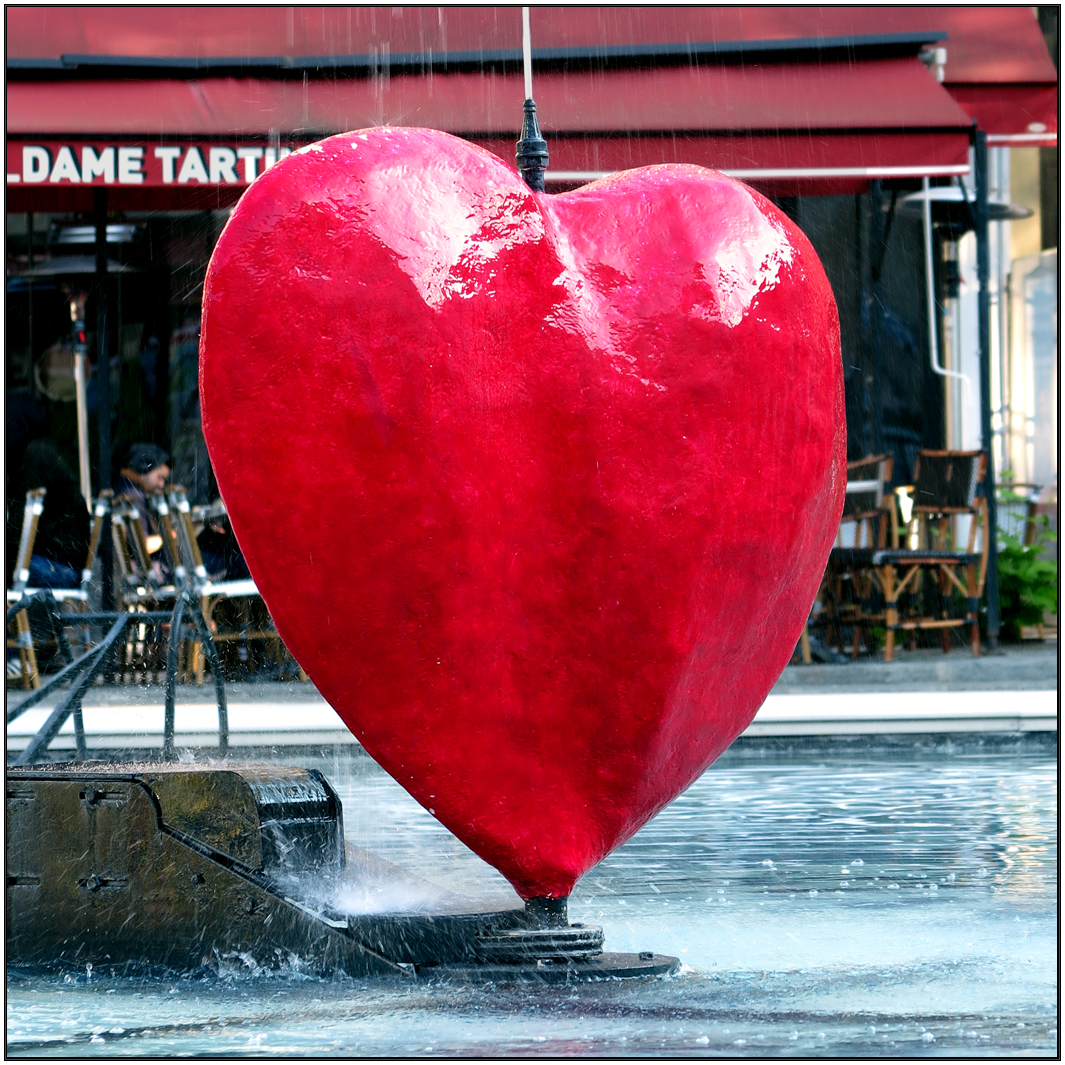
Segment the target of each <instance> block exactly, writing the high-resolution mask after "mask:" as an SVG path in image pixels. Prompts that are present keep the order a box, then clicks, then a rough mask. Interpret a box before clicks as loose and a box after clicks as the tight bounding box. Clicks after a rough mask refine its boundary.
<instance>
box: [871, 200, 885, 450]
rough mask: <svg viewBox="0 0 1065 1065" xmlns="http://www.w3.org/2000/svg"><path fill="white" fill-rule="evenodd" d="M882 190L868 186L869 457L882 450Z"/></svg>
mask: <svg viewBox="0 0 1065 1065" xmlns="http://www.w3.org/2000/svg"><path fill="white" fill-rule="evenodd" d="M881 190H882V186H881V184H880V182H879V181H870V182H869V214H870V218H869V263H870V277H869V288H870V292H869V334H868V335H869V355H870V358H869V363H868V366H869V371H870V372H869V392H870V402H871V407H872V410H871V411H870V413H871V415H872V423H873V433H872V438H873V453H874V454H876V455H879V454H881V452H883V450H884V407H883V402H882V398H881V395H880V369H881V366H880V363H881V357H882V352H883V349H884V346H883V344H882V343H881V341H880V334H881V329H882V315H881V302H880V297H881V291H882V286H881V284H880V277H879V275H876V276H873V274H872V270H873V269H875V264H876V256H877V255H878V254H879V253H880V251H881V247H880V245H881V244H882V242H883V240H884V212H883V210H881V206H882V202H881V201H882V191H881Z"/></svg>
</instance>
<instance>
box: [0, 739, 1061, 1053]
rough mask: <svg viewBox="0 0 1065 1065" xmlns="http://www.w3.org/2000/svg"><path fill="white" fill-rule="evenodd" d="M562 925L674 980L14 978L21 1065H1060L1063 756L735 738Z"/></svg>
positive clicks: (423, 820)
mask: <svg viewBox="0 0 1065 1065" xmlns="http://www.w3.org/2000/svg"><path fill="white" fill-rule="evenodd" d="M277 760H279V761H286V762H290V763H291V762H294V761H296V760H295V759H293V758H292V756H291V754H287V755H286V756H285V757H284V758H281V757H279V758H278V759H277ZM298 762H299V764H302V765H306V766H308V767H312V768H318V769H321V770H322V771H323V772H324V773H325V774H326V776H327V777H328V778H329V779H330V781H331V782H332V783H333V785H334V787H336V789H337V791H338V792H339V794H340V796H341V799H342V800H343V803H344V817H345V826H346V833H347V836H348V838H349V839H350V840H351V841H352V842H354V843H357V844H358V845H359V846H361V847H365V848H367V849H369V850H371V851H374V852H376V853H377V854H379V855H381V856H382V857H384V858H387V859H389V860H391V861H393V862H396V863H397V864H399V865H402V866H404V867H406V868H407V869H409V870H410V871H411V872H413V873H416V874H418V875H419V876H421V877H424V878H425V879H426V880H429V881H431V882H434V883H436V884H438V885H440V886H441V887H445V888H447V889H448V890H451V891H458V892H461V893H463V894H467V895H470V896H473V897H477V898H487V897H492V898H499V899H501V900H502V899H505V898H511V899H512V898H513V894H512V892H511V891H510V888H509V886H508V885H507V884H506V882H505V881H504V880H503V879H502V878H501V877H500V876H499V875H498V874H497V873H496V872H495V871H494V870H492V869H491V868H490V867H488V866H487V865H485V864H484V863H483V862H481V861H480V859H478V858H477V857H476V856H475V855H473V854H472V853H471V852H470V851H468V850H467V849H466V848H465V847H463V846H462V844H461V843H459V842H458V841H457V840H456V839H455V838H454V837H452V836H451V835H450V834H449V833H448V832H447V831H446V830H445V829H443V828H442V827H441V826H440V825H439V824H438V823H437V822H436V821H435V820H434V819H433V818H432V817H431V816H430V815H429V814H428V813H427V812H426V811H425V810H423V809H422V808H421V807H420V806H418V805H417V804H416V803H414V802H413V800H411V799H410V798H409V797H408V796H407V795H406V793H405V792H404V791H402V789H401V788H399V786H398V785H396V784H395V783H394V782H393V781H392V780H391V779H390V778H388V777H387V776H386V775H385V774H384V773H383V772H382V771H381V770H380V769H379V768H378V767H377V766H376V765H375V764H374V763H373V762H372V761H371V760H370V759H369V758H367V757H365V756H364V755H361V754H360V753H358V752H357V751H353V750H352V749H351V748H335V749H330V750H328V751H323V752H320V753H319V754H317V755H316V756H305V757H301V758H299V759H298ZM570 917H571V919H572V920H574V921H585V922H589V923H595V924H599V925H602V926H603V929H604V931H605V933H606V943H607V949H608V950H612V951H618V952H628V951H639V950H646V949H654V950H655V951H657V952H660V953H665V954H674V955H677V956H678V957H680V958H681V959H682V961H683V962H684V967H683V969H682V971H681V973H680V974H679V975H677V976H675V977H671V978H667V979H660V980H654V981H650V982H641V981H634V982H628V981H611V982H605V983H598V984H581V985H574V986H568V987H536V986H502V985H500V986H491V985H486V986H469V985H447V984H443V983H440V984H434V983H432V982H430V983H428V984H426V983H417V984H399V983H396V982H391V981H383V980H366V979H348V978H345V977H340V978H335V979H321V978H318V977H315V976H313V975H310V974H308V973H306V972H303V971H301V966H300V963H299V961H298V959H290V960H289V961H288V962H287V963H286V964H285V965H283V966H282V968H281V969H280V970H279V971H276V970H275V971H268V970H264V969H262V968H260V964H259V963H260V962H262V961H265V960H266V959H256V958H254V957H252V956H251V955H245V956H242V957H230V958H219V959H217V960H216V964H215V965H214V967H213V968H212V969H210V970H203V971H199V972H196V973H192V974H176V973H172V972H155V971H142V972H135V973H130V972H120V971H115V972H111V971H110V970H108V969H107V968H106V967H105V966H97V968H96V969H95V970H94V971H91V972H87V971H86V970H85V969H80V970H73V969H67V970H63V971H48V972H42V971H39V970H36V971H35V970H23V969H15V968H13V969H10V970H9V972H8V1016H7V1026H8V1027H7V1036H8V1053H9V1054H10V1055H12V1056H18V1055H26V1056H39V1055H41V1054H42V1053H43V1054H47V1055H48V1056H70V1057H88V1056H93V1055H99V1056H106V1057H116V1056H131V1057H133V1056H135V1057H143V1056H152V1055H167V1056H169V1055H182V1056H186V1055H218V1054H222V1055H240V1054H246V1055H254V1056H268V1055H276V1056H322V1055H331V1054H336V1055H346V1056H350V1055H363V1056H385V1057H400V1056H415V1057H417V1056H426V1057H432V1056H442V1057H469V1056H485V1055H536V1056H544V1057H558V1056H568V1055H597V1056H626V1055H633V1056H641V1055H644V1056H646V1055H660V1054H667V1055H674V1054H679V1055H699V1054H707V1055H714V1056H720V1055H722V1054H726V1055H729V1056H743V1055H749V1056H752V1057H764V1056H781V1055H794V1056H814V1055H824V1056H832V1057H849V1056H863V1055H888V1056H906V1057H909V1056H916V1055H925V1054H927V1055H935V1056H941V1055H950V1056H973V1055H981V1056H983V1055H986V1056H1001V1055H1005V1054H1009V1055H1011V1056H1012V1055H1014V1054H1054V1053H1056V1051H1057V1047H1058V1032H1057V1028H1058V1023H1057V1020H1058V1019H1057V995H1058V983H1057V971H1058V968H1057V748H1056V738H1055V737H1049V738H1047V739H1040V738H1037V737H1034V736H1029V737H1027V738H1025V739H1017V740H1012V741H1011V740H1005V741H1002V740H1000V741H998V742H996V743H994V744H991V743H990V742H985V741H983V740H981V739H980V738H979V737H970V738H968V739H966V740H965V741H964V743H961V744H959V743H958V742H950V741H948V740H945V739H935V738H929V737H923V738H920V739H907V740H905V741H900V742H899V743H897V744H891V745H883V744H880V745H877V744H876V743H875V742H865V743H861V744H851V745H844V744H839V743H836V744H827V745H824V746H821V747H812V746H806V747H803V746H801V745H800V746H794V745H793V746H791V747H781V748H779V749H774V748H773V747H772V746H770V745H768V744H767V743H766V742H765V741H753V740H741V741H740V742H739V743H738V744H736V745H735V746H734V747H733V748H732V750H730V751H729V752H728V753H727V754H726V755H725V756H724V757H722V758H721V759H720V760H719V761H718V762H717V763H716V764H715V765H714V766H713V767H712V768H711V769H710V770H709V771H708V772H707V773H706V774H704V776H703V777H702V778H701V779H700V780H699V781H697V782H696V783H695V784H694V785H693V786H692V787H691V788H690V789H689V790H688V791H687V792H686V793H685V794H684V795H683V796H681V797H680V798H679V799H678V800H677V801H676V802H674V803H673V804H672V805H671V806H670V807H668V808H667V809H666V810H665V811H663V812H662V813H661V814H660V815H659V816H658V817H657V818H656V819H655V820H654V821H652V822H651V823H650V824H649V825H647V826H646V827H645V828H644V829H643V830H642V831H641V832H640V833H638V834H637V836H635V837H634V838H633V839H632V840H631V841H630V842H629V843H628V844H626V845H625V846H624V847H622V848H621V849H619V850H618V851H617V852H615V853H614V854H613V855H611V856H610V857H609V858H608V859H607V860H606V861H604V862H603V863H601V864H600V865H599V866H598V867H597V868H596V869H593V870H592V871H591V872H590V873H589V874H588V875H587V876H586V877H585V878H584V879H583V880H582V881H581V882H580V883H579V884H578V886H577V889H576V891H575V892H574V894H573V896H572V898H571V900H570Z"/></svg>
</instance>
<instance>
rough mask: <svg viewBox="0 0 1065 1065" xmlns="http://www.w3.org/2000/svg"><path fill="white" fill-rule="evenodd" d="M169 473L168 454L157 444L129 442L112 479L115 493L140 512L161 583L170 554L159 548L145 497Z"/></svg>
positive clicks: (159, 486) (168, 571) (155, 525)
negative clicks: (115, 478)
mask: <svg viewBox="0 0 1065 1065" xmlns="http://www.w3.org/2000/svg"><path fill="white" fill-rule="evenodd" d="M169 476H170V456H169V455H168V454H167V453H166V452H165V451H164V450H163V449H162V448H161V447H159V446H158V445H157V444H145V443H138V444H131V445H130V449H129V455H128V457H127V458H126V464H125V465H124V466H123V467H122V469H121V470H119V474H118V479H117V480H116V481H115V495H116V496H120V495H124V496H128V497H129V498H130V499H131V500H132V501H133V504H134V506H136V508H137V510H138V511H139V512H140V515H141V518H142V519H143V521H144V526H145V531H146V533H147V534H148V537H149V540H148V549H149V551H151V552H152V555H153V556H154V558H153V562H152V569H153V570H155V571H156V572H155V575H156V577H157V579H158V580H160V581H161V582H163V583H166V581H168V580H169V579H170V578H171V576H172V574H171V566H170V556H169V555H168V554H167V552H165V551H160V550H159V549H160V548H161V547H162V545H163V540H162V533H161V530H160V529H159V527H158V523H157V522H156V519H155V514H154V513H153V511H152V509H151V508H150V507H149V506H148V497H149V496H153V495H155V493H156V492H158V491H159V490H160V489H162V488H163V486H164V485H165V484H166V481H167V478H168V477H169Z"/></svg>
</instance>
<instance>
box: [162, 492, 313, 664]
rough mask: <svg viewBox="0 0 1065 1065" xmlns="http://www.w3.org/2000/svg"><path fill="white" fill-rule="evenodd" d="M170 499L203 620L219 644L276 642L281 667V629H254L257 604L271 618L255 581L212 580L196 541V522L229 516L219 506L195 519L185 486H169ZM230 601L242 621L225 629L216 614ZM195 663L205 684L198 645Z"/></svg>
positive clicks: (197, 646)
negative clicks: (254, 612)
mask: <svg viewBox="0 0 1065 1065" xmlns="http://www.w3.org/2000/svg"><path fill="white" fill-rule="evenodd" d="M168 496H169V504H170V505H169V510H170V513H171V514H172V515H173V516H174V518H175V530H176V532H177V543H178V545H179V550H180V551H181V553H182V555H183V557H184V560H185V563H186V566H187V569H188V572H190V573H191V575H192V583H193V587H194V588H195V589H196V594H197V595H198V596H199V598H200V607H201V609H202V611H203V616H204V618H205V619H206V621H207V624H208V625H209V626H210V628H211V631H212V633H213V634H214V639H215V642H216V643H233V642H237V643H239V644H240V648H241V649H244V648H245V647H246V644H247V642H248V641H249V640H265V641H276V652H277V661H278V663H279V664H280V663H281V661H282V659H283V658H284V656H285V655H286V654H287V651H286V650H285V647H284V644H283V643H282V642H281V637H280V636H279V635H278V633H277V629H276V628H274V626H273V624H272V623H270V624H269V627H268V628H262V627H253V626H254V625H255V621H254V618H253V611H254V610H255V609H256V605H255V601H256V600H258V603H259V608H258V609H259V610H260V611H261V612H262V613H265V614H266V617H267V619H269V614H268V613H266V604H265V603H263V601H262V596H261V595H260V594H259V589H258V588H257V587H256V585H255V581H253V580H251V579H250V578H249V579H244V580H232V581H228V580H219V581H216V580H211V578H210V576H209V575H208V573H207V567H206V566H205V565H204V562H203V555H202V553H201V551H200V545H199V543H198V542H197V539H196V522H195V520H194V519H195V517H199V518H200V519H201V521H202V522H204V523H206V522H207V521H210V520H218V519H221V518H224V517H225V516H226V511H225V507H224V506H220V505H215V506H213V507H210V508H197V513H196V514H195V515H194V514H193V510H192V507H191V506H190V505H189V500H188V496H187V494H186V492H185V489H184V488H183V487H182V486H181V485H172V486H169V489H168ZM229 600H233V601H237V602H238V603H239V608H240V615H241V617H240V623H239V624H238V625H236V626H235V627H234V626H225V625H221V624H219V621H218V620H217V619H216V618H215V612H216V610H217V609H218V607H219V605H220V604H222V603H223V602H225V601H229ZM238 653H239V652H238ZM192 661H193V665H192V673H193V675H194V677H195V680H196V683H197V684H202V683H203V674H204V656H203V652H202V648H201V647H200V644H199V643H198V642H197V643H195V644H194V645H193V650H192ZM297 668H299V667H297ZM299 676H300V679H301V680H306V679H307V675H306V673H304V672H303V670H302V669H299Z"/></svg>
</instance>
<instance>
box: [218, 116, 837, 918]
mask: <svg viewBox="0 0 1065 1065" xmlns="http://www.w3.org/2000/svg"><path fill="white" fill-rule="evenodd" d="M203 312H204V316H203V334H202V340H201V361H200V374H201V377H200V395H201V400H202V409H203V429H204V435H205V437H206V438H207V443H208V447H209V449H210V453H211V460H212V462H213V464H214V468H215V471H216V474H217V477H218V484H219V487H220V490H221V492H222V495H223V497H224V499H225V501H226V505H227V506H228V508H229V513H230V516H231V519H232V523H233V528H234V531H235V532H236V535H237V537H238V539H239V541H240V544H241V547H242V549H243V551H244V554H245V556H246V558H247V562H248V565H249V567H250V569H251V573H252V575H253V577H254V578H255V581H256V583H257V584H258V587H259V589H260V591H261V592H262V595H263V597H264V599H265V600H266V603H267V605H268V606H269V609H270V612H271V614H272V615H273V617H274V620H275V621H276V623H277V628H278V631H279V633H280V634H281V636H282V637H283V639H284V641H285V643H286V644H287V645H288V647H289V648H290V649H291V650H292V652H293V654H294V655H295V656H296V658H297V659H298V661H299V662H300V663H301V664H302V665H303V667H304V669H305V670H306V671H307V673H308V674H310V676H311V678H312V680H313V681H314V682H315V684H316V685H317V686H318V688H319V690H320V691H321V692H322V694H323V695H324V696H325V698H326V699H327V700H328V701H329V702H330V703H331V704H332V705H333V707H334V708H335V709H336V710H337V712H338V713H339V714H340V716H341V717H342V718H343V719H344V721H345V722H346V723H347V724H348V726H349V727H350V728H351V730H352V732H354V733H355V735H356V736H358V738H359V739H360V740H361V742H362V744H363V745H364V747H365V749H366V750H367V751H368V752H369V753H370V754H371V755H372V756H373V757H374V758H375V759H376V760H377V761H378V762H379V763H380V764H381V765H382V766H383V767H384V768H385V769H386V770H387V771H388V772H389V773H390V774H391V775H392V776H393V777H395V779H396V780H398V781H399V782H400V783H401V784H402V785H403V786H404V787H405V788H406V789H407V790H408V791H409V792H410V793H411V794H412V795H413V796H414V797H415V798H416V799H417V800H418V802H420V803H421V804H422V805H423V806H425V807H427V808H428V809H429V811H430V813H433V814H435V816H436V817H437V818H438V820H440V821H441V822H443V824H444V825H446V826H447V827H448V828H449V829H451V831H453V832H454V833H455V834H456V835H457V836H458V837H459V838H460V839H462V840H463V841H464V842H465V843H466V844H467V845H468V846H470V847H471V848H472V849H473V850H474V851H476V852H477V853H478V854H480V855H481V857H483V858H484V859H485V860H486V861H488V862H490V863H491V864H492V865H494V866H495V867H496V868H497V869H499V870H500V871H501V872H502V873H503V874H504V876H506V877H507V879H508V880H510V882H511V883H512V884H513V885H514V887H515V888H516V889H517V890H518V892H519V893H520V894H521V895H522V896H524V897H526V898H529V897H532V896H553V897H559V896H564V895H568V894H569V892H570V890H571V889H572V887H573V885H574V883H575V881H576V880H577V878H578V877H580V876H581V874H582V873H584V872H585V871H586V870H588V869H589V868H591V866H593V865H594V864H595V863H596V862H598V861H599V860H600V859H601V858H603V857H604V856H605V855H606V854H608V853H609V852H610V851H611V850H612V849H613V848H614V847H616V846H618V844H620V843H621V842H623V841H624V840H625V839H627V838H628V837H629V836H630V835H632V833H633V832H635V831H636V830H637V829H638V828H639V827H640V826H641V825H642V824H644V822H646V821H647V820H648V819H649V818H650V817H651V816H652V815H653V814H655V813H656V812H657V811H658V810H659V809H661V808H662V807H663V806H664V805H665V804H666V803H668V802H669V801H670V800H671V799H672V798H674V797H675V796H676V795H677V794H679V793H680V792H681V791H683V789H684V788H686V787H687V786H688V785H689V784H690V783H691V782H692V781H693V780H695V779H696V778H697V777H698V776H699V775H700V774H701V773H702V772H703V770H704V769H706V767H707V766H708V765H709V764H710V763H711V762H712V761H713V760H714V759H715V758H716V757H717V756H718V755H719V754H720V753H721V752H722V751H723V750H724V749H725V748H726V747H727V746H728V745H729V744H730V743H731V742H732V740H733V739H734V738H735V737H736V736H737V735H738V734H739V733H740V732H742V731H743V729H744V728H746V726H747V725H748V723H749V722H750V720H751V718H752V717H753V716H754V714H755V712H756V711H757V709H758V707H759V706H760V705H761V703H762V701H763V700H764V699H765V696H766V694H767V693H768V692H769V689H770V688H771V687H772V685H773V683H774V681H775V680H776V678H777V676H778V675H779V673H780V671H781V670H782V669H783V667H784V665H785V664H786V663H787V661H788V658H789V657H790V655H791V653H792V651H793V649H794V647H795V644H796V641H797V640H798V637H799V634H800V632H801V630H802V626H803V623H804V621H805V620H806V615H807V612H808V610H809V607H810V603H811V601H812V600H813V597H814V595H815V593H816V590H817V586H818V582H819V580H820V577H821V574H822V572H823V570H824V566H825V561H826V558H827V556H828V552H829V550H830V547H831V544H832V540H833V537H834V534H835V531H836V527H837V522H838V520H839V515H840V511H841V508H842V503H843V493H844V487H845V480H846V474H845V465H844V463H845V431H844V413H843V389H842V370H841V364H840V347H839V325H838V319H837V314H836V306H835V301H834V300H833V297H832V292H831V289H830V288H829V285H828V281H827V280H826V278H825V274H824V271H823V270H822V268H821V264H820V262H819V261H818V259H817V256H816V255H815V253H814V251H813V249H812V248H811V246H810V244H809V242H808V241H807V240H806V238H805V237H804V236H803V234H802V233H801V232H800V231H799V230H798V229H797V228H796V227H795V226H794V225H793V224H792V223H791V222H790V221H789V220H788V219H787V218H786V217H784V215H782V214H781V213H780V212H779V211H778V210H777V209H776V208H775V207H773V205H772V204H770V203H769V202H768V201H767V200H766V199H764V198H763V197H762V196H760V195H759V194H758V193H756V192H754V191H753V190H751V189H750V188H748V187H746V186H744V185H742V184H740V183H739V182H736V181H733V180H731V179H729V178H727V177H724V176H723V175H721V174H718V173H715V172H713V171H709V170H704V169H701V168H699V167H695V166H658V167H650V168H647V169H643V170H636V171H632V172H630V173H626V174H618V175H616V176H614V177H611V178H607V179H605V180H603V181H597V182H594V183H593V184H591V185H587V186H585V187H584V188H581V189H578V190H576V191H574V192H569V193H565V194H562V195H558V196H548V195H543V194H537V193H532V192H530V191H529V190H528V189H527V188H526V186H525V185H524V183H523V182H522V180H521V178H520V177H519V176H518V175H517V173H516V172H515V171H514V170H513V169H512V168H511V167H510V166H508V165H507V164H506V163H504V162H503V161H502V160H500V159H498V158H497V157H495V156H493V155H491V154H489V153H488V152H486V151H483V150H481V149H479V148H477V147H474V146H472V145H470V144H468V143H466V142H464V141H461V140H458V139H457V138H454V137H451V136H448V135H446V134H443V133H438V132H434V131H429V130H418V129H375V130H364V131H360V132H357V133H348V134H344V135H342V136H337V137H331V138H329V139H328V140H325V141H322V142H320V143H318V144H313V145H310V146H309V147H308V148H305V149H303V150H301V151H299V152H296V153H294V154H293V155H292V156H290V157H288V158H287V159H286V160H284V161H283V162H281V163H278V164H277V165H276V166H275V167H273V168H272V169H270V170H269V171H268V172H267V173H265V174H264V175H263V176H262V177H261V178H259V179H258V180H257V181H256V182H255V184H254V185H252V186H251V187H250V188H249V190H248V191H247V192H246V193H245V195H244V198H243V199H242V200H241V202H240V204H239V205H238V206H237V208H236V210H235V211H234V212H233V215H232V217H231V218H230V220H229V223H228V224H227V226H226V228H225V230H224V232H223V233H222V236H221V238H220V240H219V242H218V246H217V248H216V250H215V252H214V256H213V258H212V260H211V265H210V269H209V271H208V276H207V281H206V285H205V289H204V299H203Z"/></svg>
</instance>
